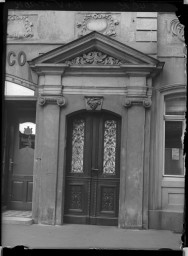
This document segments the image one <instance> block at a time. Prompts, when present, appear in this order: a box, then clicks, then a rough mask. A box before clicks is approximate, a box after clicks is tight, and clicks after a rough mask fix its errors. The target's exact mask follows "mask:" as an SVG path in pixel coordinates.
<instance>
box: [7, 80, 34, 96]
mask: <svg viewBox="0 0 188 256" xmlns="http://www.w3.org/2000/svg"><path fill="white" fill-rule="evenodd" d="M34 94H35V92H34V91H33V90H31V89H28V88H26V87H24V86H21V85H18V84H15V83H11V82H8V81H5V96H34Z"/></svg>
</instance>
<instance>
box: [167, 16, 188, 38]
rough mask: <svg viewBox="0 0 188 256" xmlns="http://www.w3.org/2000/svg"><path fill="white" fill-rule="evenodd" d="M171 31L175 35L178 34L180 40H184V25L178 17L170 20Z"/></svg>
mask: <svg viewBox="0 0 188 256" xmlns="http://www.w3.org/2000/svg"><path fill="white" fill-rule="evenodd" d="M170 31H171V33H172V35H173V36H177V37H178V38H179V39H180V41H182V42H184V41H185V38H184V25H182V24H181V23H180V22H179V20H178V19H174V20H172V21H171V22H170Z"/></svg>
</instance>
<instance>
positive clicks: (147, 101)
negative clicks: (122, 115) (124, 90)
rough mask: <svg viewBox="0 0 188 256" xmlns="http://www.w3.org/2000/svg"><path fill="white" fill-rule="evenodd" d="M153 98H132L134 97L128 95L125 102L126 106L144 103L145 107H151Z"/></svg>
mask: <svg viewBox="0 0 188 256" xmlns="http://www.w3.org/2000/svg"><path fill="white" fill-rule="evenodd" d="M151 103H152V101H151V99H150V98H145V99H143V98H132V97H126V99H125V102H124V104H123V105H124V107H126V108H129V107H131V106H133V105H143V107H145V108H150V107H151Z"/></svg>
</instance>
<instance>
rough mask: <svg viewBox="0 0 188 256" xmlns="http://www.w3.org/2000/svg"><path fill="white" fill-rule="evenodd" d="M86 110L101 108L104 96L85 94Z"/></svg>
mask: <svg viewBox="0 0 188 256" xmlns="http://www.w3.org/2000/svg"><path fill="white" fill-rule="evenodd" d="M85 102H86V110H101V109H102V103H103V97H102V96H101V97H99V96H98V97H97V96H85Z"/></svg>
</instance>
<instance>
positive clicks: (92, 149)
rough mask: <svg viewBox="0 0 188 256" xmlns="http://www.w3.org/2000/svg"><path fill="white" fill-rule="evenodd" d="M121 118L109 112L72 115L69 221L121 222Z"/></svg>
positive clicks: (66, 219) (69, 123) (67, 189)
mask: <svg viewBox="0 0 188 256" xmlns="http://www.w3.org/2000/svg"><path fill="white" fill-rule="evenodd" d="M120 121H121V120H120V118H119V117H117V116H116V115H113V114H111V113H107V112H101V113H97V112H92V113H91V112H90V113H89V112H85V113H79V114H76V115H72V116H69V118H68V120H67V150H66V152H67V165H66V181H65V182H66V184H65V212H64V222H65V223H79V224H96V225H117V224H118V208H119V160H120V154H119V151H120Z"/></svg>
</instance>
